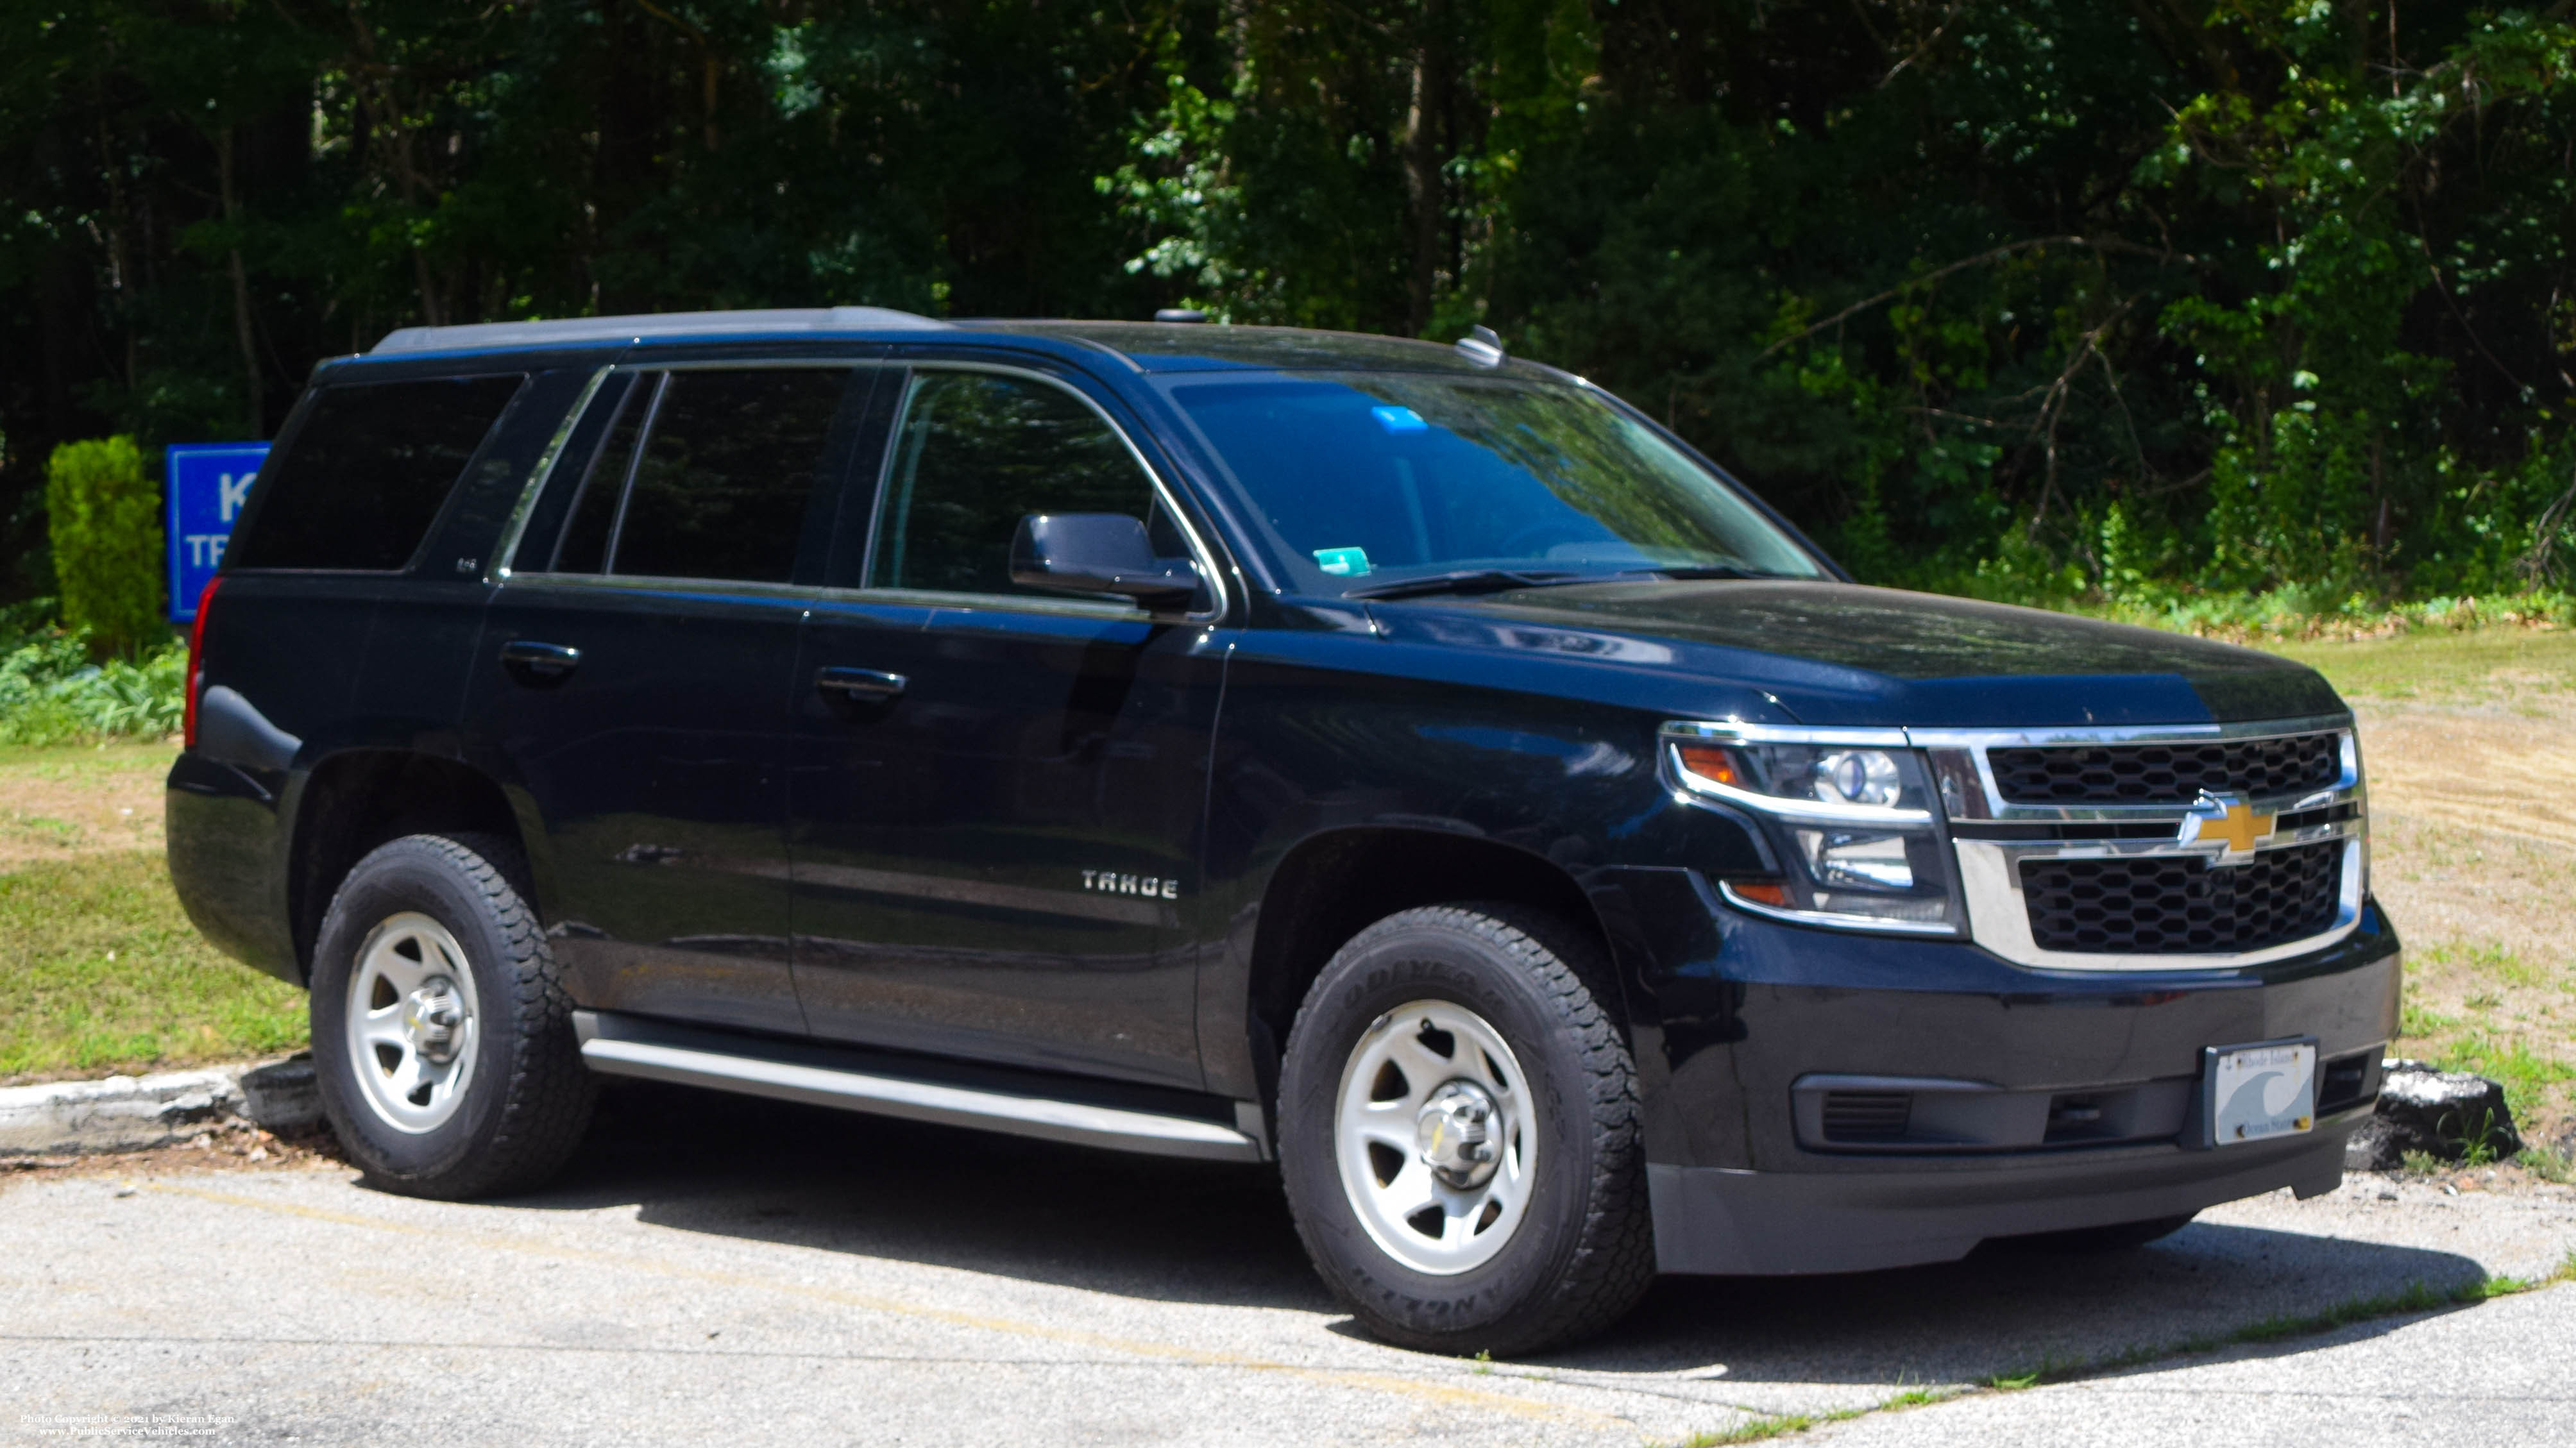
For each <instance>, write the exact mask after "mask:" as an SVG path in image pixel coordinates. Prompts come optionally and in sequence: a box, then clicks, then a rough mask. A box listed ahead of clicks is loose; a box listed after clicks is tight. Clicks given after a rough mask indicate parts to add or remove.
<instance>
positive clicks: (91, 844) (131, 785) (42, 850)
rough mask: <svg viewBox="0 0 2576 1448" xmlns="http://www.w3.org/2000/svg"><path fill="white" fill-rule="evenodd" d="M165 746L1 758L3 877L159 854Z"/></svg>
mask: <svg viewBox="0 0 2576 1448" xmlns="http://www.w3.org/2000/svg"><path fill="white" fill-rule="evenodd" d="M173 753H174V751H173V750H172V749H171V747H170V746H168V745H163V744H109V745H104V746H97V747H91V748H63V749H21V750H9V751H5V752H0V873H5V872H7V871H10V870H14V869H17V868H19V867H20V866H23V865H29V864H34V863H37V862H39V861H44V860H62V859H71V858H75V857H78V856H81V855H93V854H100V853H104V852H109V851H121V850H136V849H148V850H159V849H160V848H161V847H162V844H161V839H162V837H161V788H162V784H161V782H162V779H163V777H164V776H166V775H167V774H168V773H169V772H170V760H171V758H172V755H173Z"/></svg>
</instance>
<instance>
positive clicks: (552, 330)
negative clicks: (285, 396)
mask: <svg viewBox="0 0 2576 1448" xmlns="http://www.w3.org/2000/svg"><path fill="white" fill-rule="evenodd" d="M947 325H948V324H947V323H946V322H940V321H934V320H932V319H931V318H928V317H923V316H917V315H915V314H913V313H911V312H898V311H895V310H894V309H892V308H890V307H772V308H769V309H767V310H763V311H749V312H649V313H643V314H640V315H636V316H631V317H564V318H560V319H558V320H555V321H547V322H475V323H471V324H468V325H465V326H458V327H404V328H401V329H400V330H398V331H392V332H387V333H386V334H385V339H384V340H383V341H381V342H378V343H377V344H376V345H375V346H374V347H372V348H370V349H369V350H368V352H367V355H368V356H370V357H382V356H385V355H387V354H390V353H398V352H459V351H468V350H474V349H479V348H486V347H543V346H550V345H551V346H568V345H571V344H573V343H577V342H619V341H626V342H640V341H643V340H644V339H645V338H647V337H702V336H726V335H731V334H735V333H741V332H905V331H920V330H924V329H928V328H945V327H946V326H947Z"/></svg>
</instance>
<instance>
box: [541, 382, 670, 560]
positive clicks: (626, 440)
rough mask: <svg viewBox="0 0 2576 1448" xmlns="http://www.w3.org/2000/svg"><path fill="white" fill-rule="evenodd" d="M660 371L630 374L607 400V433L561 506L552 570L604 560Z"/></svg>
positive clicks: (659, 391) (657, 390)
mask: <svg viewBox="0 0 2576 1448" xmlns="http://www.w3.org/2000/svg"><path fill="white" fill-rule="evenodd" d="M663 376H664V374H662V373H659V372H647V373H644V374H643V375H642V376H640V377H637V378H634V379H633V380H632V385H630V386H628V387H627V388H626V389H625V390H624V391H623V392H622V393H620V394H619V395H618V396H617V398H616V400H615V402H614V403H613V404H612V411H611V413H610V415H609V419H608V431H607V434H606V435H605V436H604V437H602V438H601V439H600V443H599V451H598V452H597V453H595V454H593V455H592V457H591V460H590V467H589V468H588V469H586V470H585V471H584V472H583V473H582V475H581V480H580V481H579V482H578V483H577V484H575V486H574V490H573V500H572V504H571V506H570V507H569V508H567V509H566V510H565V511H566V512H567V513H568V514H569V515H570V516H569V517H567V518H566V519H565V520H564V530H563V536H562V537H561V538H560V539H558V540H557V541H556V543H555V556H554V564H553V568H554V571H555V572H557V573H597V572H600V571H601V569H602V567H603V566H604V565H605V564H606V563H607V562H608V530H609V528H610V527H611V526H612V525H613V524H615V523H616V521H617V505H618V503H619V502H621V501H623V500H624V499H625V497H626V482H627V479H628V478H629V476H631V475H632V474H633V473H634V471H635V439H636V438H638V437H640V436H642V434H643V430H644V422H645V419H646V418H647V417H648V416H650V415H651V413H652V411H653V404H654V403H655V402H656V401H657V400H659V399H660V397H661V395H662V379H663Z"/></svg>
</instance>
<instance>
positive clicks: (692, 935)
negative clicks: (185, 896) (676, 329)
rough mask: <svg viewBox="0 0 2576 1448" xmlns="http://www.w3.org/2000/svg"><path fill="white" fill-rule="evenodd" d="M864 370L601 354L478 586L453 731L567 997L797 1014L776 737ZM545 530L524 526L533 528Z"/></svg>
mask: <svg viewBox="0 0 2576 1448" xmlns="http://www.w3.org/2000/svg"><path fill="white" fill-rule="evenodd" d="M870 375H871V374H869V373H868V372H867V371H866V370H865V369H862V368H853V367H851V366H848V365H808V364H795V365H788V364H779V365H743V364H735V365H725V366H705V367H668V368H644V369H633V370H621V371H619V372H618V373H616V374H613V375H612V377H611V378H610V380H609V382H608V383H607V384H606V385H604V386H603V387H602V388H601V390H600V392H599V393H598V394H597V395H596V396H595V397H594V398H593V400H592V404H591V415H590V416H589V417H588V418H587V419H586V421H585V424H584V428H583V429H582V431H583V432H584V433H588V434H595V435H597V436H598V438H599V441H598V442H597V443H596V444H595V445H594V446H593V447H592V448H591V449H590V450H589V456H588V458H587V461H586V463H582V464H581V465H577V466H571V467H562V468H559V469H558V476H557V477H555V478H554V479H552V480H551V481H550V482H549V485H548V492H549V497H548V498H546V499H544V500H542V501H541V504H540V513H541V514H542V515H543V516H544V517H546V518H547V519H549V522H548V523H547V524H546V526H545V527H544V528H543V529H542V530H539V529H533V528H532V529H531V532H530V535H529V537H528V539H527V540H526V542H524V543H523V544H522V545H521V553H520V556H519V557H518V558H517V559H516V560H515V561H514V564H513V569H512V572H511V574H510V576H509V577H508V578H507V580H506V581H505V582H504V584H503V586H502V587H501V588H500V590H499V591H498V593H497V594H496V595H495V597H494V599H493V602H492V604H491V606H490V608H489V611H488V612H487V615H486V619H485V627H484V630H483V636H482V645H481V657H480V659H479V661H478V665H477V673H476V683H475V685H474V687H473V695H472V702H471V708H470V711H469V716H468V725H467V728H468V733H469V736H470V737H472V738H474V739H476V740H478V741H479V742H480V743H481V744H482V746H483V747H484V748H486V749H488V750H489V751H490V752H491V753H492V754H493V755H495V756H496V760H495V763H494V766H493V767H494V771H495V773H496V774H497V775H498V776H499V777H500V778H502V779H503V780H504V781H505V784H506V785H507V786H508V787H509V788H510V789H511V790H512V792H513V795H514V800H515V802H516V803H517V805H518V807H519V809H520V810H521V813H522V816H523V825H524V826H526V827H527V828H528V830H529V833H530V834H531V835H532V837H536V838H539V839H541V840H542V842H543V843H542V847H541V849H540V851H539V854H540V856H541V858H540V859H539V861H538V866H539V870H540V879H539V886H540V891H541V894H542V895H543V897H544V898H545V899H546V900H547V902H548V905H549V909H550V913H551V918H550V920H549V922H548V924H549V929H550V931H551V932H552V934H553V935H554V937H555V949H556V951H557V954H558V955H559V957H560V958H561V959H563V961H564V962H565V963H566V966H567V968H568V971H569V974H570V977H571V983H572V989H573V993H574V996H575V998H576V999H577V1000H579V1001H581V1002H582V1003H583V1004H585V1005H592V1006H598V1007H603V1008H609V1009H618V1010H629V1011H636V1012H641V1013H646V1014H652V1015H660V1016H668V1017H674V1018H679V1019H685V1020H690V1021H698V1022H704V1023H707V1024H716V1025H727V1026H735V1027H742V1028H748V1029H754V1030H766V1031H776V1032H784V1033H801V1032H802V1031H803V1030H804V1017H803V1015H802V1013H801V1012H800V1011H799V1009H798V1007H797V1003H796V996H795V989H794V983H793V978H792V975H791V973H790V969H789V957H790V950H789V943H788V941H789V921H788V880H787V873H788V872H787V855H786V842H785V833H784V831H785V824H786V779H785V770H784V767H785V764H786V759H785V754H784V750H785V741H786V731H787V725H788V719H789V710H790V681H791V675H792V672H793V669H794V667H795V663H796V646H797V633H798V628H799V624H800V621H801V619H802V616H803V613H804V609H805V600H806V595H807V591H808V588H809V587H810V585H811V584H812V583H813V582H814V581H815V580H816V578H817V576H818V575H819V571H820V568H821V560H822V556H823V555H822V540H823V539H824V538H826V537H827V536H828V533H829V525H830V516H831V512H832V510H833V508H834V507H835V506H836V505H837V501H838V499H839V496H840V493H841V487H840V483H841V476H842V474H843V473H844V472H845V471H846V469H847V466H848V461H849V457H850V455H851V430H852V427H853V425H854V422H855V419H856V418H857V416H858V413H859V410H860V409H859V404H860V403H861V402H862V401H863V400H864V396H865V392H866V388H867V385H868V378H869V376H870ZM540 532H542V533H543V534H544V536H539V534H540Z"/></svg>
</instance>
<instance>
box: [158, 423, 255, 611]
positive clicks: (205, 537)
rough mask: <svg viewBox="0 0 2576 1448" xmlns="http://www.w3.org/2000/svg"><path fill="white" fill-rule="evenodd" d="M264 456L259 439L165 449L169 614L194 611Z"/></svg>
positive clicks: (163, 488) (185, 445)
mask: <svg viewBox="0 0 2576 1448" xmlns="http://www.w3.org/2000/svg"><path fill="white" fill-rule="evenodd" d="M267 458H268V444H267V443H264V442H202V443H173V444H171V445H170V449H169V451H168V453H167V454H166V455H165V460H166V462H167V467H166V468H165V469H164V471H163V472H162V478H163V482H162V485H161V493H162V497H163V498H164V499H165V500H166V501H167V516H166V517H165V518H164V519H163V524H162V531H163V532H164V533H165V534H167V535H168V537H169V539H170V617H171V619H172V621H174V622H177V623H186V622H188V621H189V620H191V619H193V618H195V617H196V616H197V595H199V594H201V593H203V592H205V591H206V580H207V579H210V578H212V577H214V576H215V569H216V568H217V567H218V566H219V565H221V564H222V563H223V561H224V545H225V544H226V543H229V542H231V541H232V537H233V520H234V519H235V518H238V517H240V516H241V510H242V504H243V503H245V502H248V501H249V500H250V485H251V483H252V481H253V480H254V479H256V478H258V476H259V465H260V464H261V463H262V462H265V461H266V460H267Z"/></svg>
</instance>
